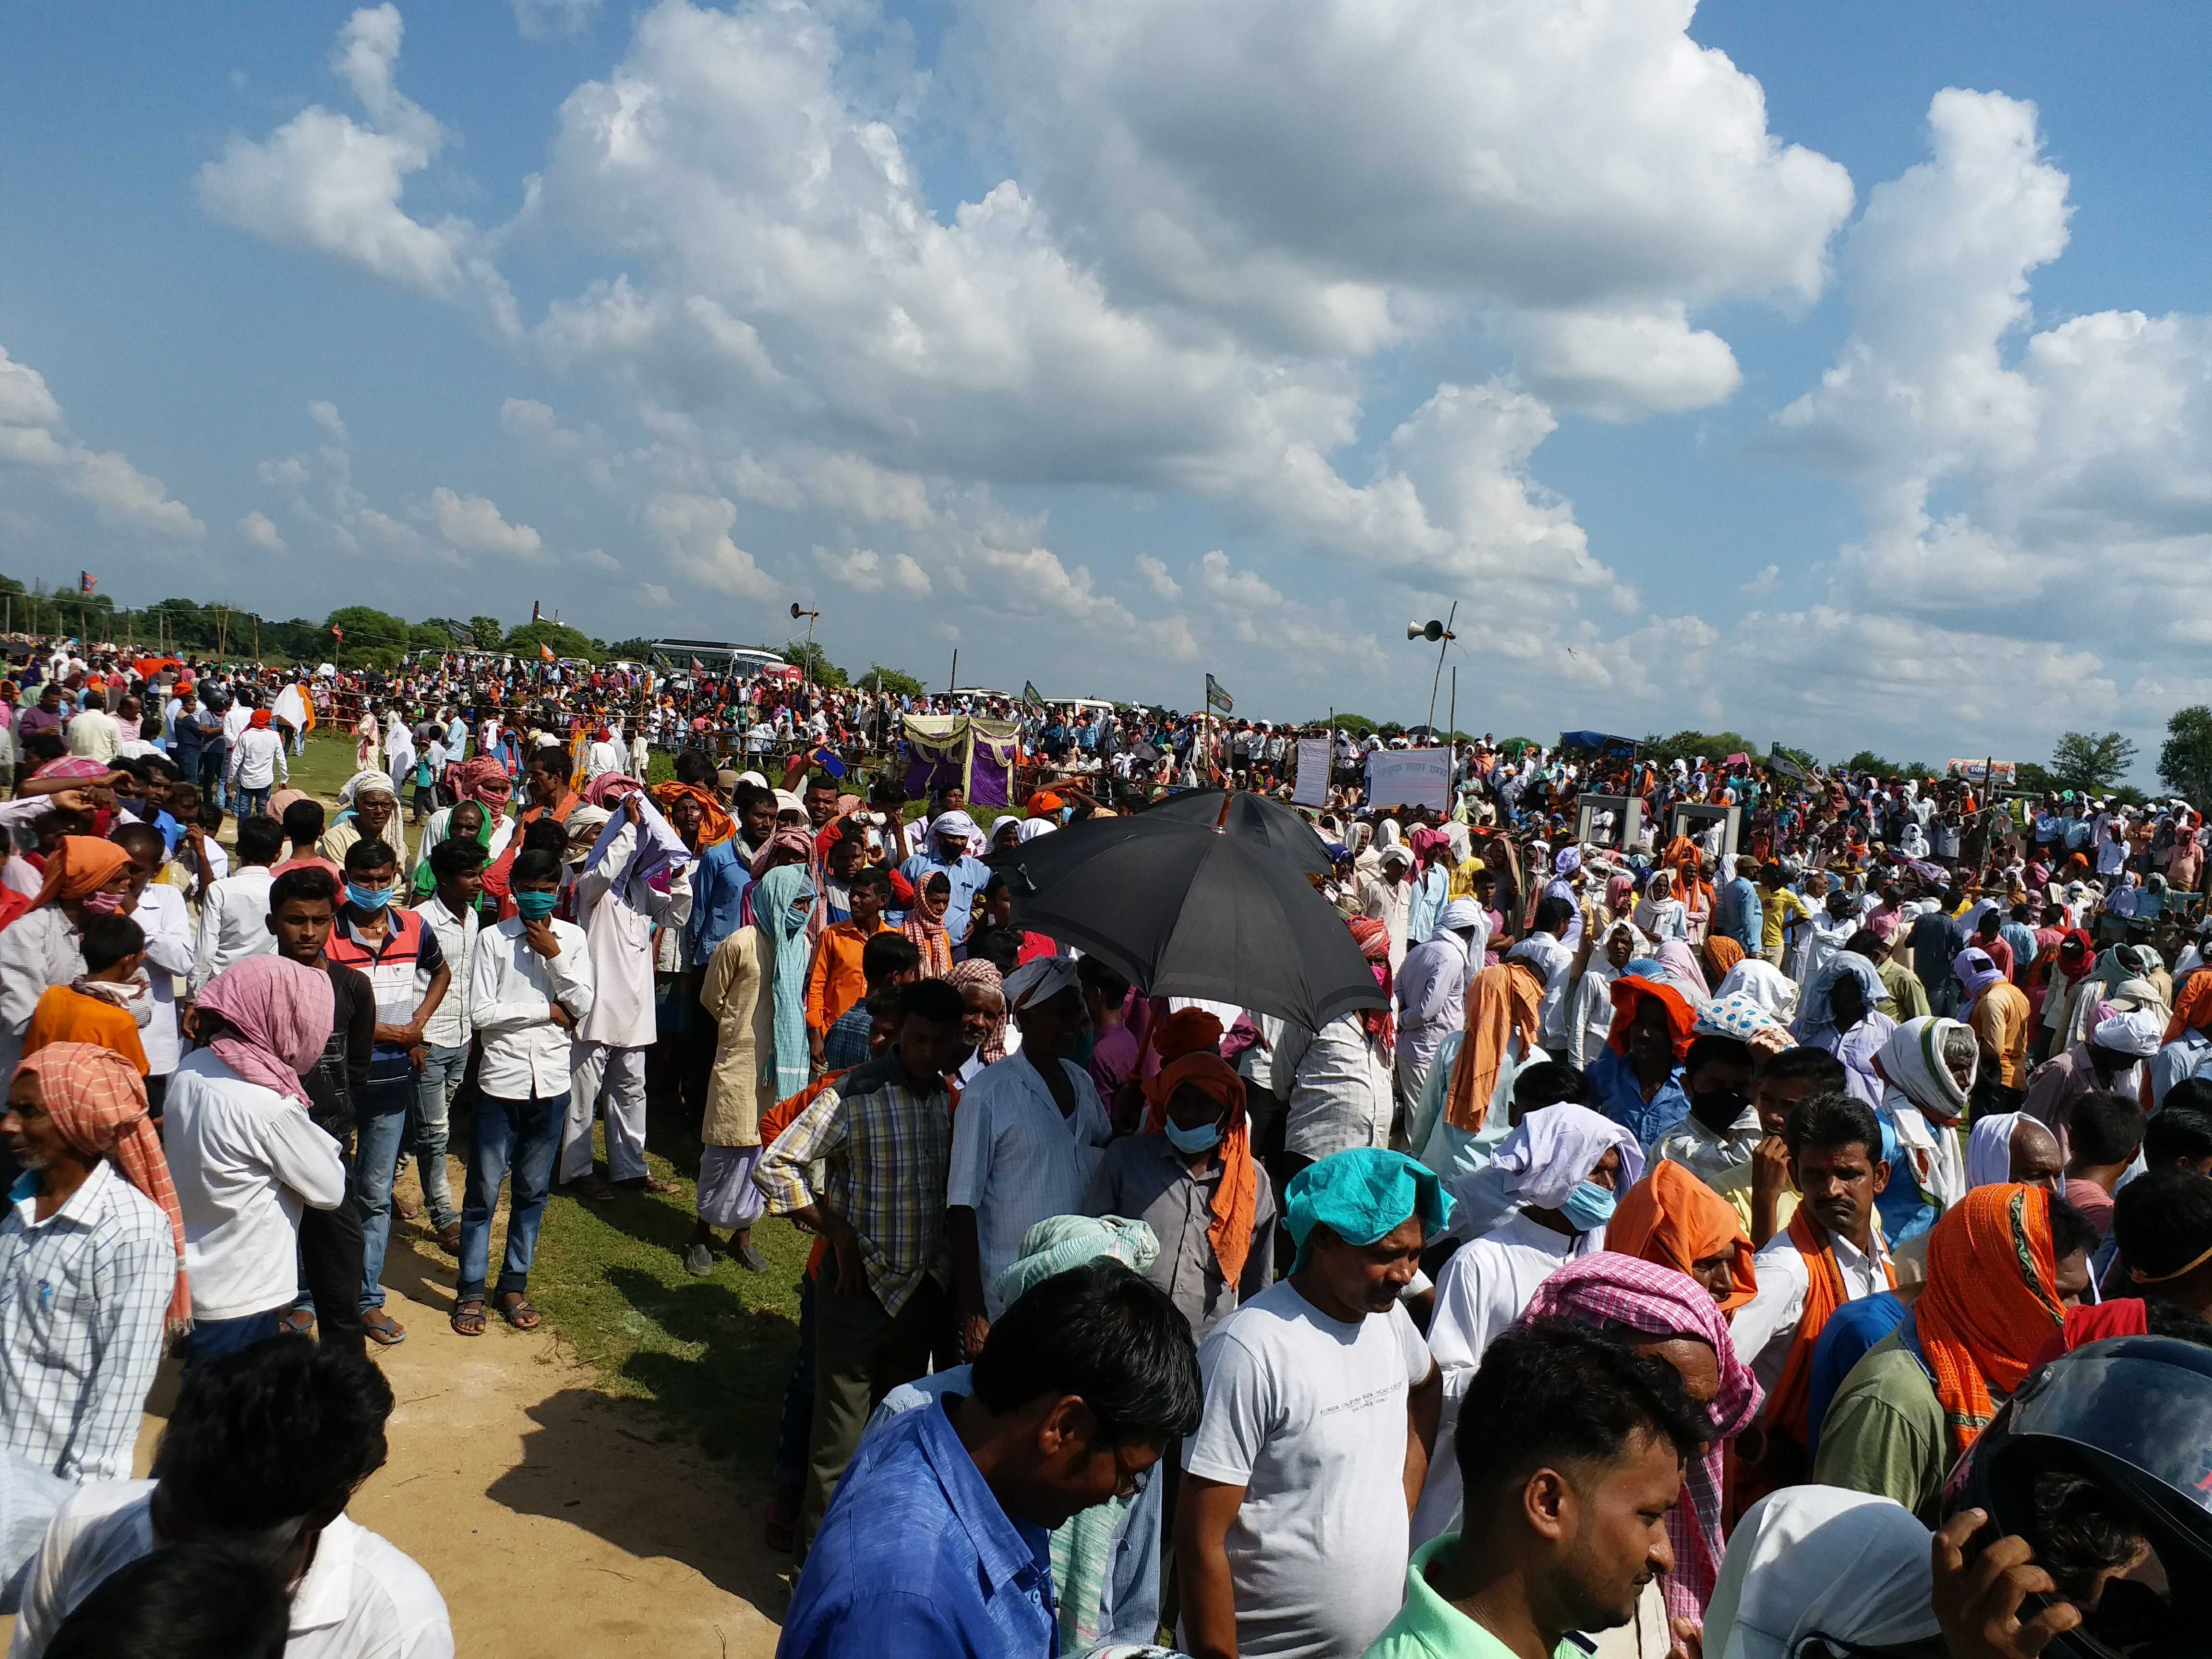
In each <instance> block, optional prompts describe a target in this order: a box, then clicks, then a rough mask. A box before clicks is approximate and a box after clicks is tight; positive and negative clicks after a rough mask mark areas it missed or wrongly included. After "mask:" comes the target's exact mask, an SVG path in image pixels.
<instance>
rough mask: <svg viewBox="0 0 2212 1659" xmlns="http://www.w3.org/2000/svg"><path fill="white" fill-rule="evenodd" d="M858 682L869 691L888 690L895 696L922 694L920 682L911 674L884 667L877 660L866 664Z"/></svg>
mask: <svg viewBox="0 0 2212 1659" xmlns="http://www.w3.org/2000/svg"><path fill="white" fill-rule="evenodd" d="M860 684H862V685H865V686H866V687H867V688H868V689H869V690H871V691H888V692H890V694H891V695H892V696H895V697H918V696H921V695H922V690H923V687H922V684H921V681H920V680H918V679H916V678H915V677H914V676H913V675H911V674H908V673H907V672H905V671H903V670H901V669H896V668H886V667H884V665H882V664H881V663H879V662H872V663H870V664H869V665H868V671H867V672H866V673H865V674H863V675H861V676H860Z"/></svg>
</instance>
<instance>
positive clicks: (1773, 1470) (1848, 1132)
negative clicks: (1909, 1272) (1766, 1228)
mask: <svg viewBox="0 0 2212 1659" xmlns="http://www.w3.org/2000/svg"><path fill="white" fill-rule="evenodd" d="M1786 1139H1787V1140H1788V1142H1789V1146H1790V1179H1791V1180H1792V1181H1793V1182H1796V1186H1797V1189H1798V1190H1799V1191H1800V1192H1801V1193H1802V1194H1804V1196H1803V1198H1802V1200H1801V1201H1800V1202H1799V1204H1798V1206H1797V1212H1796V1214H1795V1215H1794V1216H1792V1217H1791V1218H1790V1225H1789V1226H1787V1227H1785V1228H1784V1229H1783V1230H1782V1231H1780V1232H1779V1233H1777V1234H1776V1235H1775V1236H1774V1237H1773V1238H1772V1239H1771V1240H1770V1241H1769V1242H1768V1243H1767V1244H1766V1246H1765V1249H1761V1250H1760V1251H1759V1254H1758V1255H1756V1256H1755V1257H1753V1263H1752V1265H1753V1273H1754V1274H1755V1275H1756V1277H1757V1279H1758V1281H1759V1289H1758V1291H1757V1293H1756V1294H1754V1295H1753V1297H1752V1298H1751V1300H1750V1301H1749V1302H1747V1303H1746V1304H1744V1305H1743V1306H1742V1307H1741V1308H1739V1309H1737V1310H1736V1312H1735V1318H1734V1319H1732V1320H1730V1321H1729V1334H1730V1335H1731V1336H1732V1337H1734V1338H1735V1347H1736V1352H1737V1353H1739V1354H1740V1355H1741V1356H1742V1358H1743V1359H1744V1361H1745V1362H1746V1363H1747V1364H1749V1365H1750V1367H1751V1370H1752V1374H1753V1376H1756V1377H1757V1378H1758V1379H1759V1387H1760V1388H1761V1389H1765V1391H1766V1407H1765V1418H1764V1421H1765V1428H1766V1437H1767V1443H1768V1451H1767V1456H1766V1463H1765V1479H1766V1480H1768V1481H1769V1482H1770V1483H1771V1482H1775V1481H1779V1482H1783V1483H1788V1482H1791V1481H1796V1480H1804V1479H1806V1478H1808V1474H1809V1463H1808V1457H1809V1447H1808V1407H1809V1405H1810V1403H1811V1400H1810V1391H1809V1385H1808V1383H1801V1382H1800V1379H1801V1378H1806V1379H1808V1378H1809V1376H1810V1373H1811V1370H1812V1365H1811V1360H1812V1353H1813V1350H1814V1347H1815V1346H1817V1345H1818V1344H1819V1342H1820V1333H1821V1331H1822V1330H1823V1329H1825V1328H1826V1319H1827V1316H1832V1314H1833V1312H1834V1309H1832V1308H1831V1309H1829V1310H1827V1314H1826V1315H1825V1316H1821V1317H1820V1318H1818V1319H1816V1318H1814V1317H1813V1316H1812V1314H1813V1313H1814V1311H1817V1310H1808V1306H1807V1304H1808V1300H1809V1299H1810V1297H1811V1291H1812V1280H1813V1269H1812V1262H1813V1261H1814V1260H1815V1259H1818V1258H1819V1257H1821V1256H1825V1257H1826V1259H1827V1260H1829V1261H1832V1262H1833V1263H1834V1264H1835V1269H1836V1274H1837V1277H1838V1279H1839V1280H1840V1281H1841V1283H1842V1285H1843V1292H1844V1294H1843V1300H1844V1301H1845V1302H1856V1301H1857V1300H1859V1299H1860V1298H1861V1297H1869V1296H1879V1295H1881V1293H1882V1292H1883V1291H1887V1290H1890V1289H1892V1288H1893V1284H1894V1279H1895V1275H1894V1273H1893V1272H1892V1270H1891V1267H1890V1261H1889V1250H1888V1248H1887V1245H1885V1244H1884V1243H1883V1242H1882V1237H1881V1228H1880V1227H1879V1225H1877V1218H1876V1216H1875V1198H1876V1196H1877V1195H1878V1194H1880V1193H1881V1190H1882V1188H1884V1187H1885V1186H1887V1184H1888V1182H1889V1165H1888V1164H1887V1162H1886V1161H1884V1159H1883V1158H1882V1155H1881V1123H1880V1121H1878V1120H1877V1119H1876V1118H1875V1114H1874V1110H1873V1109H1872V1108H1871V1107H1869V1106H1868V1105H1867V1104H1866V1103H1864V1102H1863V1101H1859V1100H1855V1099H1853V1098H1852V1097H1850V1096H1849V1095H1844V1094H1830V1095H1815V1096H1814V1097H1812V1098H1810V1099H1809V1100H1803V1101H1800V1102H1799V1103H1797V1104H1796V1106H1795V1107H1793V1108H1791V1109H1790V1123H1789V1127H1788V1129H1787V1131H1786ZM1808 1250H1809V1251H1811V1252H1812V1254H1811V1255H1808ZM1801 1345H1802V1347H1803V1349H1804V1363H1803V1364H1802V1365H1800V1366H1799V1367H1797V1368H1796V1372H1795V1373H1794V1374H1793V1376H1792V1379H1791V1380H1792V1382H1793V1384H1796V1386H1793V1387H1792V1388H1791V1389H1789V1390H1787V1391H1786V1395H1785V1394H1778V1391H1777V1384H1778V1383H1780V1382H1781V1381H1782V1378H1783V1376H1784V1372H1785V1371H1789V1370H1791V1367H1790V1356H1791V1353H1792V1352H1793V1351H1795V1350H1796V1349H1797V1348H1798V1347H1799V1346H1801Z"/></svg>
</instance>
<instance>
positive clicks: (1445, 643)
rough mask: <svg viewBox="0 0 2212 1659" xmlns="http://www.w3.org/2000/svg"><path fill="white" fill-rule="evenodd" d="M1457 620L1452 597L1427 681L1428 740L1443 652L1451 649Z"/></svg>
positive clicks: (1434, 732)
mask: <svg viewBox="0 0 2212 1659" xmlns="http://www.w3.org/2000/svg"><path fill="white" fill-rule="evenodd" d="M1458 620H1459V601H1458V600H1457V599H1454V600H1453V601H1452V603H1451V610H1450V611H1449V613H1448V614H1447V615H1446V617H1445V618H1444V636H1443V639H1442V640H1441V641H1438V642H1437V671H1436V674H1435V676H1434V677H1433V678H1431V680H1430V681H1429V740H1430V741H1431V743H1433V742H1434V741H1436V735H1437V684H1438V683H1439V682H1440V681H1442V680H1443V677H1444V653H1445V652H1447V651H1449V650H1450V649H1451V626H1452V624H1453V623H1455V622H1457V621H1458Z"/></svg>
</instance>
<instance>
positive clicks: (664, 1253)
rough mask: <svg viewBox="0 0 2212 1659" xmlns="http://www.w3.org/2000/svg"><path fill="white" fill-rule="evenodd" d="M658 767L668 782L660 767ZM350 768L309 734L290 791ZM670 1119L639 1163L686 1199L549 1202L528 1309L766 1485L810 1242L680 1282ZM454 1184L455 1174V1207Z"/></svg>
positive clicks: (782, 1243) (456, 1149)
mask: <svg viewBox="0 0 2212 1659" xmlns="http://www.w3.org/2000/svg"><path fill="white" fill-rule="evenodd" d="M654 760H655V763H656V764H655V769H656V771H657V772H659V774H660V775H664V776H665V775H666V772H667V769H668V766H669V762H668V759H667V757H665V756H656V757H654ZM353 762H354V740H353V738H352V737H351V736H350V735H349V734H344V733H332V734H331V735H329V736H324V735H322V734H319V733H311V734H310V735H309V736H308V738H307V754H306V755H305V756H304V757H300V758H298V759H295V760H294V761H293V762H292V763H291V765H292V785H293V787H295V788H298V789H305V790H307V791H308V792H309V793H313V794H315V795H318V796H319V797H321V798H322V799H323V800H324V802H325V804H326V805H329V804H334V803H335V801H336V800H337V792H338V790H339V789H340V788H341V787H343V785H344V783H345V781H346V780H347V779H348V778H349V777H351V776H352V775H353V774H354V770H355V768H354V763H353ZM225 833H226V837H227V838H228V835H229V826H228V825H226V827H225ZM680 1116H681V1108H680V1107H679V1106H678V1105H677V1104H676V1103H675V1102H674V1101H672V1100H671V1101H670V1102H668V1103H666V1104H665V1105H663V1104H662V1103H660V1102H659V1101H656V1102H655V1103H654V1105H653V1112H652V1117H653V1128H652V1130H651V1131H650V1133H649V1137H648V1140H649V1144H648V1146H647V1157H648V1161H649V1162H650V1164H651V1165H652V1168H653V1173H654V1174H656V1175H658V1176H662V1177H664V1178H665V1179H671V1180H675V1181H678V1182H682V1183H683V1189H682V1191H681V1192H679V1193H671V1194H664V1195H661V1196H659V1197H653V1196H649V1195H647V1194H643V1193H623V1194H618V1195H617V1197H616V1199H615V1200H614V1201H613V1202H612V1203H611V1204H606V1205H592V1204H585V1203H582V1202H580V1201H579V1200H575V1199H572V1198H569V1197H567V1196H566V1195H564V1194H559V1193H556V1194H555V1195H554V1196H553V1198H552V1200H550V1202H549V1203H548V1204H547V1206H546V1208H545V1223H544V1231H542V1232H541V1233H540V1235H539V1237H538V1255H537V1260H536V1263H535V1265H534V1266H533V1267H532V1270H531V1275H530V1295H531V1299H532V1301H533V1302H534V1303H536V1304H538V1309H539V1310H540V1311H541V1312H543V1313H544V1316H545V1321H546V1323H547V1325H548V1326H549V1327H550V1328H551V1329H552V1330H553V1331H554V1332H555V1333H556V1334H557V1335H558V1336H559V1337H560V1338H561V1339H562V1340H563V1341H564V1342H566V1343H567V1344H568V1346H570V1347H571V1348H573V1349H574V1351H575V1353H576V1355H577V1357H578V1358H580V1359H582V1360H583V1361H584V1362H585V1363H586V1364H589V1365H590V1366H591V1367H592V1369H593V1370H594V1371H595V1372H596V1373H597V1374H598V1376H599V1381H600V1383H602V1385H603V1386H604V1387H605V1388H606V1389H607V1390H608V1391H609V1392H610V1393H612V1394H617V1395H628V1396H629V1397H632V1398H635V1399H640V1400H645V1401H650V1402H652V1403H653V1405H655V1406H657V1407H659V1408H660V1409H661V1410H662V1411H663V1412H664V1413H666V1415H667V1418H668V1420H669V1424H670V1427H671V1431H675V1432H684V1433H689V1434H690V1435H692V1436H694V1437H696V1438H697V1440H698V1441H699V1442H700V1443H701V1444H702V1446H703V1447H704V1448H705V1449H707V1450H708V1452H709V1453H711V1454H712V1455H714V1456H716V1457H720V1458H727V1459H729V1460H730V1461H731V1462H732V1463H733V1464H734V1465H735V1466H736V1468H737V1469H738V1472H739V1473H740V1474H744V1475H745V1476H747V1477H749V1478H751V1479H757V1480H764V1479H765V1478H766V1476H767V1474H768V1471H769V1462H770V1460H771V1459H772V1458H773V1456H774V1455H775V1435H776V1425H777V1420H778V1418H779V1416H780V1414H781V1410H782V1402H783V1389H784V1383H785V1380H786V1378H787V1377H788V1376H789V1375H790V1371H791V1364H792V1359H793V1356H794V1355H795V1354H796V1353H797V1352H798V1348H799V1325H798V1321H799V1272H800V1270H801V1269H802V1268H803V1267H805V1263H806V1253H807V1250H808V1248H809V1246H810V1243H811V1241H810V1240H809V1239H808V1238H807V1237H805V1236H804V1235H802V1234H800V1233H799V1232H798V1231H796V1230H795V1229H793V1227H792V1226H790V1225H788V1224H787V1223H785V1222H782V1221H778V1220H769V1221H765V1222H763V1223H762V1224H761V1225H759V1226H757V1227H756V1228H755V1229H754V1230H753V1242H754V1243H755V1244H757V1246H758V1247H759V1249H760V1252H761V1254H762V1255H764V1256H765V1257H767V1258H768V1261H769V1271H768V1272H766V1273H747V1272H745V1271H744V1268H742V1267H738V1265H737V1264H736V1263H735V1262H733V1261H731V1260H730V1259H729V1258H728V1257H727V1256H726V1255H721V1254H720V1253H719V1252H718V1253H717V1255H716V1257H715V1266H714V1274H713V1275H712V1277H710V1278H707V1279H694V1278H693V1277H691V1275H690V1273H686V1272H685V1271H684V1264H683V1261H682V1260H681V1257H680V1255H679V1252H680V1251H681V1250H682V1249H683V1247H684V1243H685V1241H686V1240H687V1239H688V1238H689V1237H690V1231H691V1227H692V1222H693V1210H692V1206H693V1202H694V1196H695V1192H694V1187H693V1183H692V1176H694V1175H695V1174H696V1171H697V1169H698V1158H699V1151H698V1146H697V1144H696V1141H693V1140H691V1139H690V1136H689V1134H688V1133H686V1132H684V1131H683V1130H680V1129H677V1128H674V1127H670V1126H671V1125H672V1124H674V1123H675V1122H676V1121H677V1120H678V1119H679V1118H680ZM467 1145H468V1140H467V1127H466V1119H465V1115H461V1116H457V1117H456V1119H455V1121H454V1124H453V1153H454V1155H455V1156H456V1157H457V1158H458V1157H459V1155H460V1154H461V1153H462V1152H465V1149H466V1147H467ZM461 1180H462V1172H461V1170H459V1169H456V1170H455V1173H454V1196H455V1198H456V1200H458V1199H459V1195H460V1190H461ZM505 1226H506V1224H505V1221H504V1219H503V1218H502V1219H501V1220H500V1221H499V1222H498V1224H497V1225H496V1226H495V1230H494V1234H493V1237H494V1243H495V1245H496V1244H497V1243H499V1242H500V1241H501V1239H503V1238H504V1237H505ZM428 1249H432V1250H435V1244H433V1245H429V1246H428Z"/></svg>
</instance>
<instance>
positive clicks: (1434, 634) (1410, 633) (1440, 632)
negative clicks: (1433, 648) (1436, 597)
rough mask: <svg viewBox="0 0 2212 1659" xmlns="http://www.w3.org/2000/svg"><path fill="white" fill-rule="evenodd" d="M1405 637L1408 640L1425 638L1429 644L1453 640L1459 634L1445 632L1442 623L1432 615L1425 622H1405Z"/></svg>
mask: <svg viewBox="0 0 2212 1659" xmlns="http://www.w3.org/2000/svg"><path fill="white" fill-rule="evenodd" d="M1406 637H1407V639H1409V640H1426V641H1428V642H1429V643H1430V644H1431V645H1434V644H1435V643H1436V642H1437V641H1439V640H1455V639H1457V638H1458V637H1459V635H1456V634H1448V633H1446V632H1445V631H1444V625H1443V623H1440V622H1438V621H1437V620H1436V619H1435V618H1434V617H1431V618H1430V619H1429V620H1428V621H1427V622H1425V623H1418V622H1409V623H1407V624H1406Z"/></svg>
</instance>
